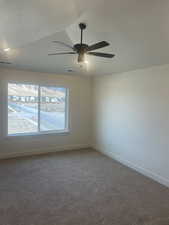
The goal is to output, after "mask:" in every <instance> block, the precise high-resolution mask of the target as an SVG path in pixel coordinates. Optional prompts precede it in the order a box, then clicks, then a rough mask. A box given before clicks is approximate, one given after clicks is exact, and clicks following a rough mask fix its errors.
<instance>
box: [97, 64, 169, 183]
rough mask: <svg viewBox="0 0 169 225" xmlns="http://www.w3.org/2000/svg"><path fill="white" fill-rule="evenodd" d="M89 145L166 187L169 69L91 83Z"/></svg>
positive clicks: (131, 74)
mask: <svg viewBox="0 0 169 225" xmlns="http://www.w3.org/2000/svg"><path fill="white" fill-rule="evenodd" d="M93 94H94V95H93V121H94V124H93V129H94V132H93V145H94V146H95V148H96V149H98V150H100V151H103V152H104V153H105V154H107V155H109V156H111V157H114V158H116V159H118V160H120V161H121V162H123V163H125V164H127V165H129V166H130V167H133V168H135V169H136V170H138V171H140V172H142V173H144V174H146V175H148V176H150V177H152V178H154V179H156V180H158V181H160V182H161V183H164V184H166V185H168V186H169V65H165V66H161V67H153V68H149V69H145V70H137V71H133V72H127V73H123V74H116V75H112V76H102V77H98V78H97V77H96V78H94V82H93Z"/></svg>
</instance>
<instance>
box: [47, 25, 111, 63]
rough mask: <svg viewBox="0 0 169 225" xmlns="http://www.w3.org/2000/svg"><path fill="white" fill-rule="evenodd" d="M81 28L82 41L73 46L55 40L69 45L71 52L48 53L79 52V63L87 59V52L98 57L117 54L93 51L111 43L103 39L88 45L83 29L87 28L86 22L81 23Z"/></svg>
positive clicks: (62, 43) (70, 53)
mask: <svg viewBox="0 0 169 225" xmlns="http://www.w3.org/2000/svg"><path fill="white" fill-rule="evenodd" d="M79 28H80V30H81V36H80V43H78V44H75V45H74V46H73V47H72V46H70V45H68V44H65V43H64V42H60V41H53V42H54V43H58V44H61V45H64V46H65V47H68V48H69V49H71V50H72V51H71V52H58V53H51V54H48V55H74V54H77V55H78V58H77V61H78V63H83V62H84V61H85V54H87V55H93V56H97V57H103V58H113V57H114V56H115V55H114V54H109V53H103V52H93V50H96V49H100V48H104V47H106V46H109V45H110V44H109V43H108V42H106V41H101V42H98V43H95V44H93V45H87V44H84V43H83V31H84V29H86V24H85V23H80V24H79Z"/></svg>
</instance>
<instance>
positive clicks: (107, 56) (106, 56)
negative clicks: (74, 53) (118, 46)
mask: <svg viewBox="0 0 169 225" xmlns="http://www.w3.org/2000/svg"><path fill="white" fill-rule="evenodd" d="M87 54H88V55H94V56H99V57H104V58H113V57H114V56H115V55H114V54H108V53H103V52H88V53H87Z"/></svg>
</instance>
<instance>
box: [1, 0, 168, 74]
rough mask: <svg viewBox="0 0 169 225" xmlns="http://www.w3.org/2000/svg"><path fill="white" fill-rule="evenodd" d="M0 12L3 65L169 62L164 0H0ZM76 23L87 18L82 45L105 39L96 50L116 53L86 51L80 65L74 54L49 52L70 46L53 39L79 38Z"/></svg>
mask: <svg viewBox="0 0 169 225" xmlns="http://www.w3.org/2000/svg"><path fill="white" fill-rule="evenodd" d="M0 15H1V19H0V61H2V60H8V61H11V62H12V65H9V66H8V67H12V68H18V69H28V70H33V71H40V72H52V73H64V74H66V73H68V72H67V70H68V69H72V70H73V71H74V72H73V73H75V74H89V75H102V74H112V73H116V72H124V71H129V70H134V69H139V68H145V67H149V66H153V65H161V64H166V63H169V0H161V1H159V0H85V1H84V0H29V1H28V0H0ZM79 22H85V23H87V30H85V32H84V41H85V42H86V43H87V44H92V43H95V42H98V41H102V40H105V41H108V42H109V43H110V44H111V45H110V46H108V47H106V48H103V49H101V50H100V51H102V52H108V53H115V54H116V57H115V58H113V59H104V58H98V57H93V56H88V61H89V64H88V68H85V69H81V68H80V67H79V65H78V64H77V63H76V58H77V56H73V55H70V56H65V55H64V56H48V53H53V52H57V51H58V52H59V51H67V50H69V49H66V48H65V47H63V46H60V45H59V44H54V43H52V41H53V40H58V41H63V42H66V43H68V44H70V45H73V44H75V43H77V42H79V39H80V32H79V29H78V23H79ZM7 47H10V48H11V51H10V52H7V53H4V52H3V49H4V48H7ZM0 66H2V65H0Z"/></svg>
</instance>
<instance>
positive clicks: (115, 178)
mask: <svg viewBox="0 0 169 225" xmlns="http://www.w3.org/2000/svg"><path fill="white" fill-rule="evenodd" d="M103 224H104V225H169V189H168V188H166V187H164V186H162V185H160V184H158V183H156V182H154V181H152V180H150V179H148V178H146V177H144V176H142V175H140V174H138V173H136V172H135V171H133V170H131V169H129V168H127V167H125V166H123V165H121V164H120V163H118V162H116V161H113V160H112V159H109V158H107V157H106V156H104V155H102V154H100V153H98V152H95V151H92V150H81V151H70V152H65V153H56V154H50V155H44V156H36V157H27V158H22V159H12V160H3V161H1V162H0V225H103Z"/></svg>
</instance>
